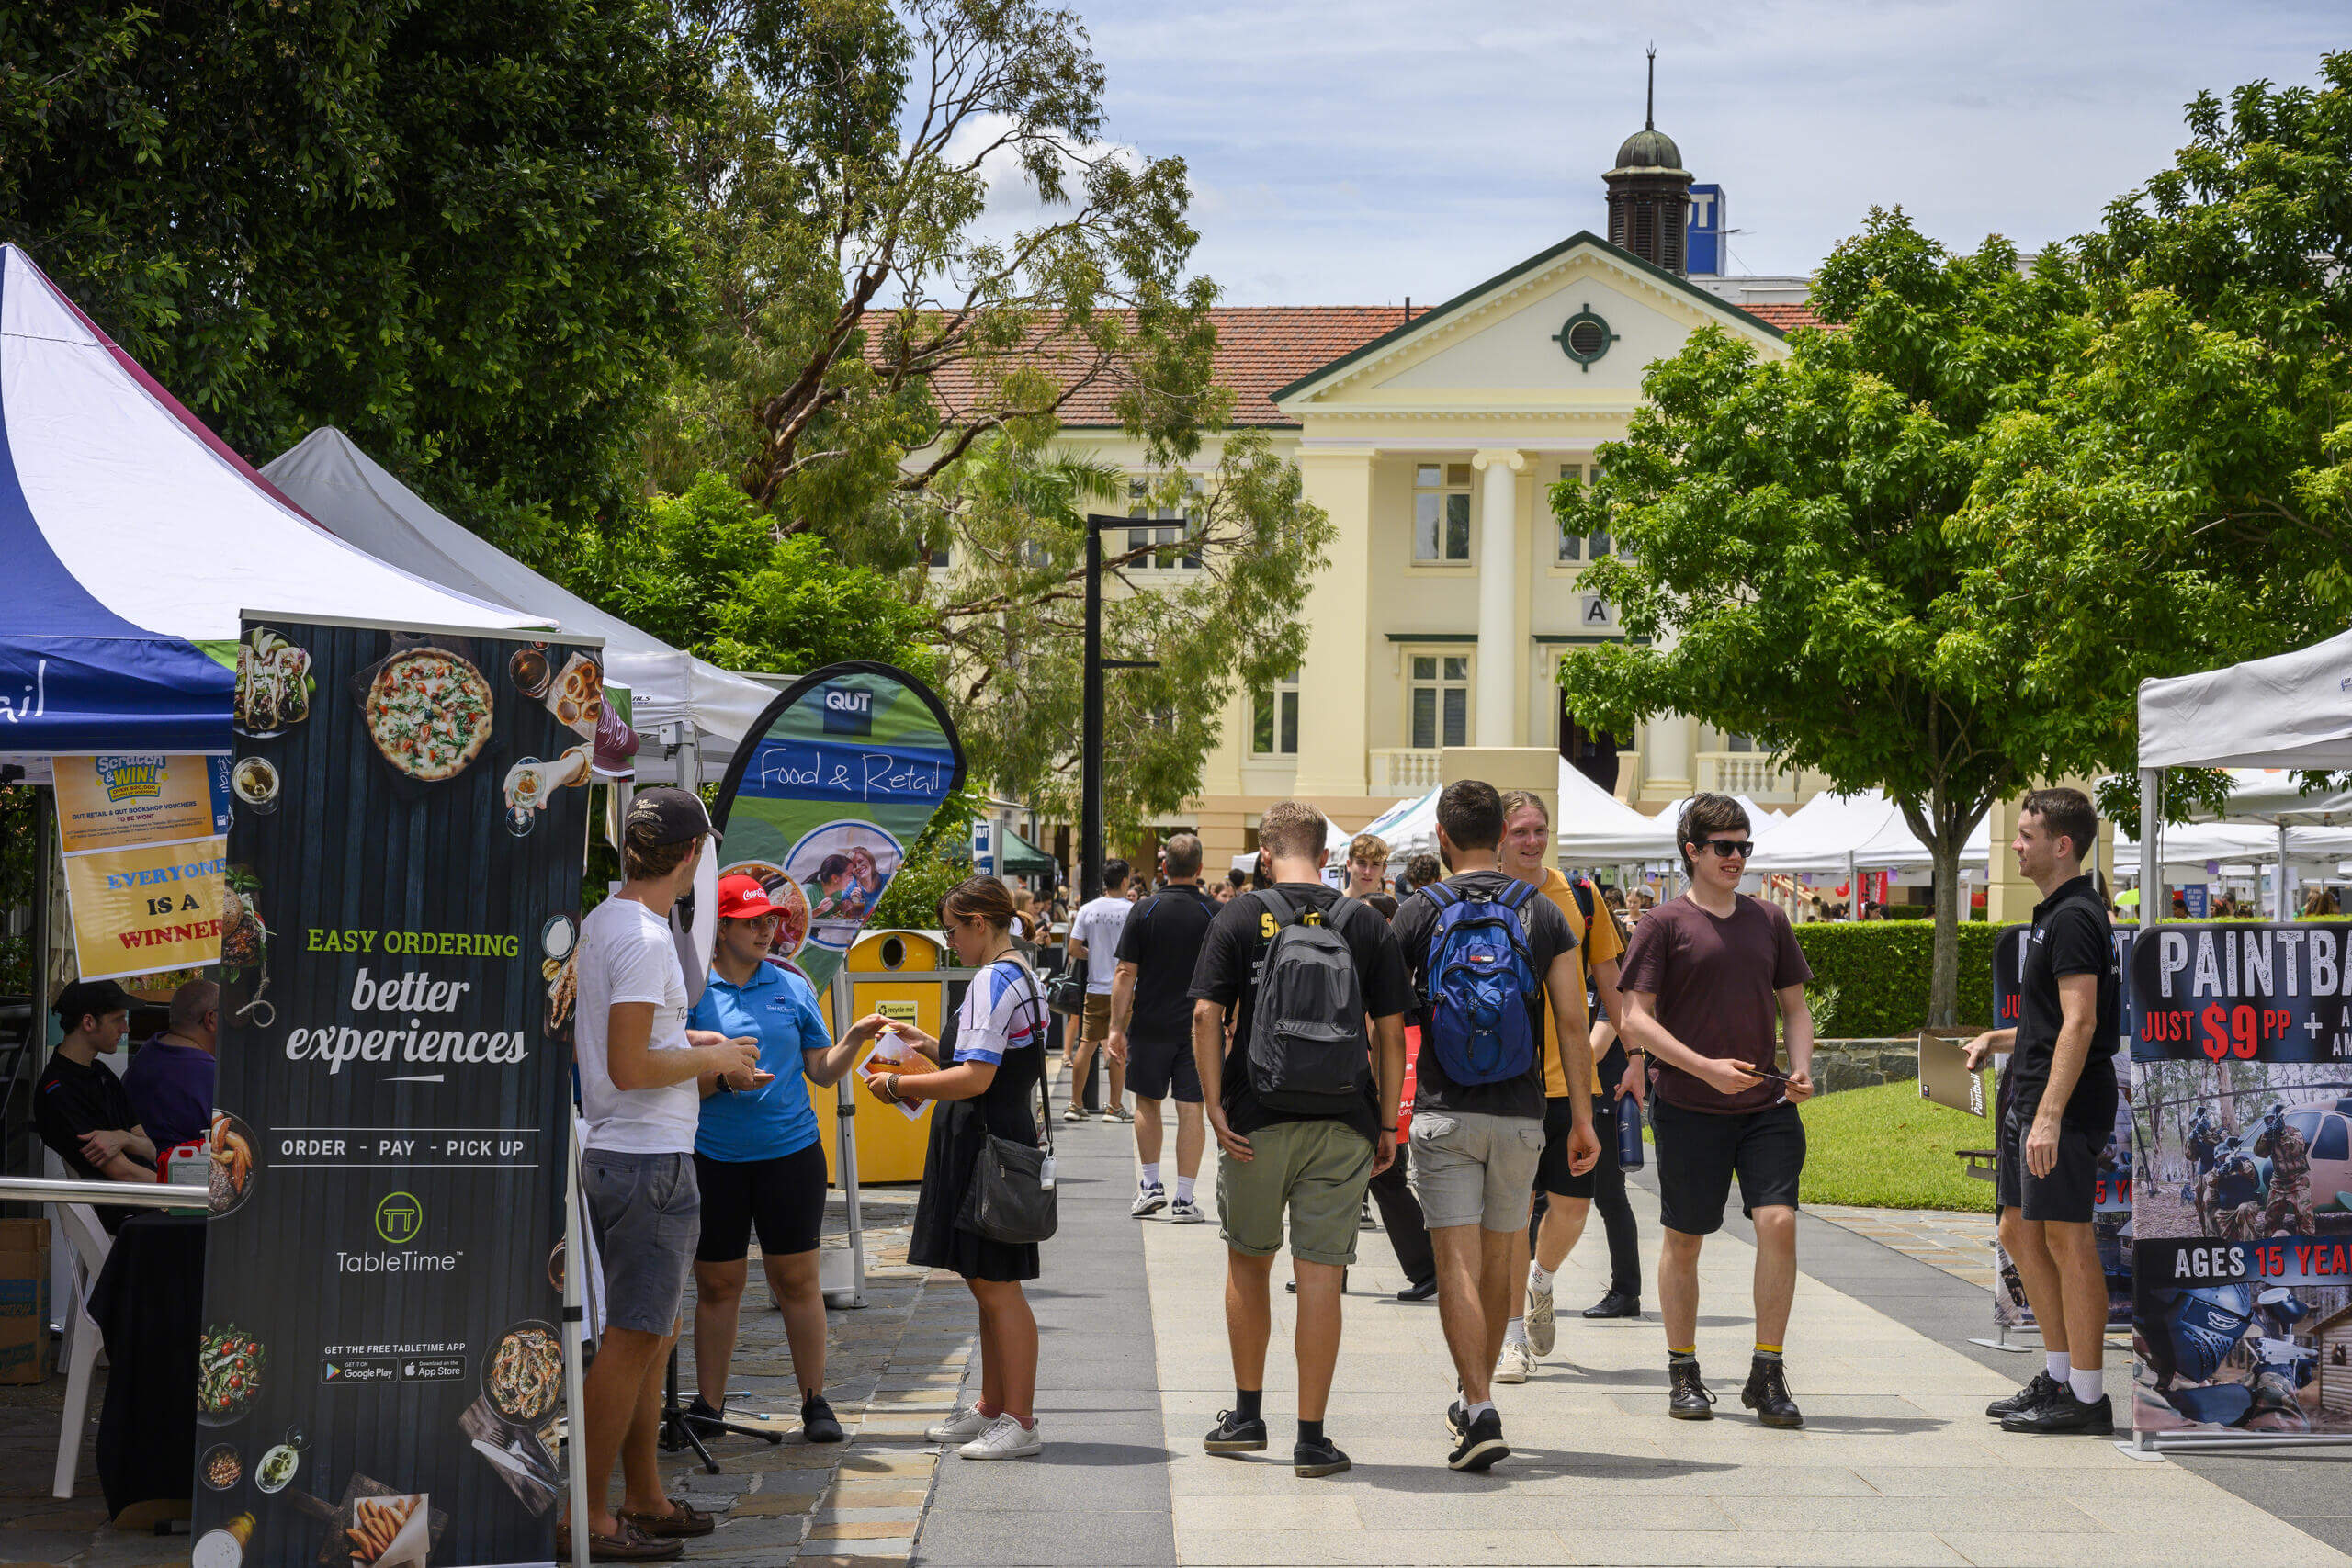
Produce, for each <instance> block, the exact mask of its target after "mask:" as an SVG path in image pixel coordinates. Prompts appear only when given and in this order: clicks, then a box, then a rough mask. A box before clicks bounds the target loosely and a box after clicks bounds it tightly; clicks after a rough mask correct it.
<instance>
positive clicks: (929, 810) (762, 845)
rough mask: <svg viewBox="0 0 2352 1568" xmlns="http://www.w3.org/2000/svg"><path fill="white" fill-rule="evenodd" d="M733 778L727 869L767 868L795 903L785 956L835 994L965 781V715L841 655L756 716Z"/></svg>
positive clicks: (787, 902) (780, 944)
mask: <svg viewBox="0 0 2352 1568" xmlns="http://www.w3.org/2000/svg"><path fill="white" fill-rule="evenodd" d="M752 735H753V736H754V737H756V739H754V740H752V743H751V744H750V745H748V746H746V747H744V748H743V749H742V750H740V751H738V752H737V753H736V756H735V761H733V763H732V764H731V765H730V766H729V768H728V770H727V777H726V780H725V781H724V782H723V783H722V784H720V785H719V790H718V801H717V803H716V804H715V805H714V806H713V807H712V809H711V818H712V821H713V823H714V825H716V826H717V827H718V829H719V833H720V836H721V839H722V840H723V841H722V844H721V847H720V859H721V864H720V866H719V874H721V875H726V876H732V875H738V874H747V875H751V876H754V877H757V878H758V879H759V881H760V883H761V885H762V886H764V887H765V888H766V889H767V894H768V901H769V902H770V903H772V904H774V905H775V906H776V907H777V908H779V909H781V910H782V911H783V912H784V918H783V919H782V920H780V921H779V922H778V924H777V927H776V934H775V947H774V950H773V953H774V956H775V957H777V958H780V959H785V960H788V961H789V962H791V963H793V964H797V965H798V966H799V968H800V970H801V971H802V972H803V973H804V974H806V975H807V976H809V981H810V983H811V984H812V985H814V986H815V987H817V991H818V994H819V995H820V997H821V996H822V995H823V994H824V991H825V987H827V986H828V985H830V984H831V981H832V977H833V976H834V974H835V973H837V972H838V971H839V970H840V968H841V966H842V961H843V960H844V959H845V958H846V957H847V955H848V953H849V949H850V944H851V943H852V942H855V941H856V940H857V933H858V932H859V931H861V930H863V929H864V927H865V922H866V920H867V919H869V918H870V917H871V916H872V915H873V913H874V907H875V905H876V904H877V903H879V902H880V901H881V897H882V893H883V890H884V889H885V888H887V887H888V886H889V885H890V881H891V879H892V878H893V877H895V876H897V875H898V874H899V871H900V870H901V869H902V868H903V867H904V866H905V865H906V861H907V852H908V851H909V850H910V849H911V848H913V846H914V842H915V840H917V839H919V838H921V837H922V832H923V829H926V828H928V827H930V826H931V819H932V818H933V816H934V815H936V814H937V812H938V810H939V807H940V806H941V805H942V803H944V801H945V800H946V799H947V797H948V796H949V795H954V794H955V793H956V791H957V790H959V789H961V788H962V787H963V785H964V749H963V745H962V743H961V742H960V741H959V740H958V739H956V725H955V721H954V720H952V719H950V718H949V717H948V716H947V709H946V707H945V706H944V705H943V704H942V703H941V702H940V700H939V698H938V697H937V696H936V695H935V694H933V692H932V690H931V688H929V687H928V686H925V685H924V684H923V683H922V682H920V681H918V680H916V679H915V678H914V677H913V676H911V675H910V674H908V673H907V672H906V671H903V670H896V669H893V668H891V667H890V666H889V665H888V664H870V663H848V664H830V665H827V666H826V667H825V668H824V669H822V670H820V671H816V672H815V673H814V674H811V675H804V676H802V677H801V678H800V679H799V680H797V681H796V682H793V683H792V685H791V686H789V687H788V688H786V690H785V691H784V692H783V693H782V694H779V695H778V696H777V697H776V699H775V701H774V702H773V703H771V704H769V705H768V707H767V711H766V712H764V713H763V714H762V715H761V716H760V721H759V722H758V723H757V724H756V725H754V726H752Z"/></svg>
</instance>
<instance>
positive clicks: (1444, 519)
mask: <svg viewBox="0 0 2352 1568" xmlns="http://www.w3.org/2000/svg"><path fill="white" fill-rule="evenodd" d="M1469 558H1470V465H1469V464H1467V463H1417V464H1415V465H1414V467H1413V559H1414V560H1415V561H1417V562H1432V563H1450V562H1454V561H1466V560H1468V559H1469Z"/></svg>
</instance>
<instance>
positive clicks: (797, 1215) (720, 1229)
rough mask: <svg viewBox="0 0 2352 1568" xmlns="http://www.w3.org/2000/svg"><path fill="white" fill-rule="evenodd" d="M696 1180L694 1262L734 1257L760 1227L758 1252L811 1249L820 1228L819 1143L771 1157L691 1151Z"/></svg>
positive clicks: (746, 1247)
mask: <svg viewBox="0 0 2352 1568" xmlns="http://www.w3.org/2000/svg"><path fill="white" fill-rule="evenodd" d="M695 1180H696V1181H698V1182H699V1183H700V1184H701V1186H702V1240H701V1241H700V1242H698V1243H696V1244H695V1262H697V1263H740V1262H741V1261H742V1260H743V1257H744V1255H745V1254H746V1253H748V1252H749V1251H750V1250H751V1240H752V1228H753V1227H754V1226H756V1227H758V1230H759V1233H760V1252H761V1255H762V1256H763V1257H778V1258H780V1257H784V1256H786V1255H787V1254H790V1253H795V1252H814V1251H816V1250H817V1238H818V1236H819V1235H821V1234H822V1233H823V1231H824V1228H825V1145H822V1144H811V1145H809V1146H808V1147H807V1148H805V1149H802V1150H799V1151H798V1152H797V1153H795V1154H788V1155H784V1156H780V1157H778V1158H775V1159H752V1160H732V1159H712V1158H710V1157H709V1156H707V1155H699V1154H698V1155H696V1156H695Z"/></svg>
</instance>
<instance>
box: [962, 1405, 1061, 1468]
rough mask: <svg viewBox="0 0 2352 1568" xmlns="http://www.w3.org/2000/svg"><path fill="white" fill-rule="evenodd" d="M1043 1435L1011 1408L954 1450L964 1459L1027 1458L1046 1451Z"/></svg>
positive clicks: (1037, 1428) (1039, 1429)
mask: <svg viewBox="0 0 2352 1568" xmlns="http://www.w3.org/2000/svg"><path fill="white" fill-rule="evenodd" d="M1045 1448H1046V1439H1045V1436H1044V1433H1043V1430H1042V1429H1041V1428H1040V1427H1023V1425H1022V1424H1021V1423H1020V1422H1018V1421H1016V1420H1014V1419H1013V1418H1012V1414H1011V1413H1010V1412H1007V1413H1006V1414H1004V1415H1002V1416H998V1417H997V1418H996V1420H995V1422H994V1423H993V1424H991V1425H990V1426H989V1429H988V1430H987V1431H985V1432H982V1433H981V1434H980V1435H979V1436H978V1437H977V1438H973V1439H972V1440H971V1441H970V1442H968V1443H966V1444H965V1445H964V1446H963V1447H962V1448H960V1449H957V1450H956V1452H957V1453H959V1454H962V1455H963V1456H964V1457H965V1458H966V1459H1027V1458H1029V1457H1030V1456H1031V1455H1033V1454H1037V1453H1042V1452H1044V1451H1045Z"/></svg>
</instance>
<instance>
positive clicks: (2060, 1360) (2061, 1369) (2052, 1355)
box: [2041, 1350, 2075, 1382]
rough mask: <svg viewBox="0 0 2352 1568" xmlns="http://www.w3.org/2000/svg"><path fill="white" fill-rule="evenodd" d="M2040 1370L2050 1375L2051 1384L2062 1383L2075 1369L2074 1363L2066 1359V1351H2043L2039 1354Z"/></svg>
mask: <svg viewBox="0 0 2352 1568" xmlns="http://www.w3.org/2000/svg"><path fill="white" fill-rule="evenodd" d="M2041 1370H2042V1371H2045V1372H2048V1373H2049V1374H2050V1381H2051V1382H2065V1381H2066V1379H2067V1377H2068V1376H2069V1375H2071V1374H2072V1372H2073V1371H2074V1370H2075V1369H2074V1363H2073V1362H2072V1361H2070V1360H2069V1359H2067V1352H2066V1351H2064V1350H2044V1351H2043V1352H2042V1353H2041Z"/></svg>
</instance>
